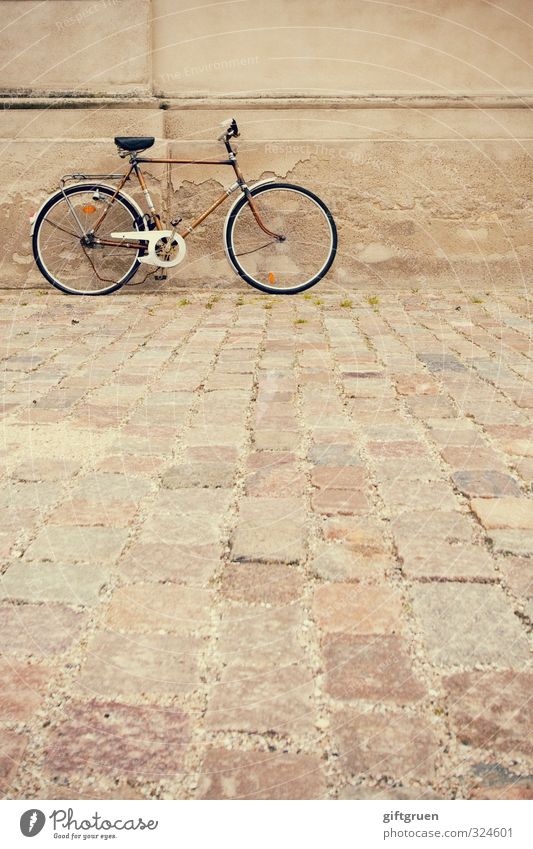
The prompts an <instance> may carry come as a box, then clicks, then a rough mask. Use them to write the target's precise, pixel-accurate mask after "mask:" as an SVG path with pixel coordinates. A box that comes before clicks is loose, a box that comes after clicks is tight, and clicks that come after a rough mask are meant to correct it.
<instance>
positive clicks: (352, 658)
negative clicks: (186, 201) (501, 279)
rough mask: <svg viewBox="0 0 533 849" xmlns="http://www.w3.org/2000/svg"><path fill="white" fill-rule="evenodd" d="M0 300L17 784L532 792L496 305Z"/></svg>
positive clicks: (47, 296) (518, 379)
mask: <svg viewBox="0 0 533 849" xmlns="http://www.w3.org/2000/svg"><path fill="white" fill-rule="evenodd" d="M344 295H345V293H343V294H341V293H339V294H338V295H337V294H335V292H333V291H331V290H329V291H323V292H320V293H319V292H318V291H317V293H316V294H315V293H308V294H304V295H300V296H297V297H293V298H277V299H276V298H271V297H263V296H261V295H260V294H258V293H254V292H251V291H249V292H248V291H243V293H242V294H234V293H228V294H219V295H217V296H216V297H209V296H207V295H205V296H204V295H189V296H188V298H187V299H181V300H178V299H177V297H176V296H175V295H173V294H172V293H171V292H169V293H158V294H157V293H156V294H154V293H151V294H150V293H148V294H138V293H137V292H133V293H132V292H131V291H130V290H128V289H127V288H126V290H123V291H121V292H120V293H117V294H116V295H115V296H111V297H109V298H102V299H97V298H88V299H83V298H78V299H71V298H67V297H62V296H59V295H58V294H56V293H55V292H51V291H50V292H46V293H43V292H41V291H26V292H24V293H21V294H20V295H16V294H2V295H1V296H0V324H1V327H2V331H3V332H2V334H1V337H0V338H1V342H0V360H1V363H2V396H3V397H2V405H0V418H1V428H2V440H1V442H0V507H1V508H2V526H1V529H0V632H1V647H2V656H1V657H0V678H1V685H0V792H1V793H2V794H3V795H5V796H6V797H8V798H27V799H29V798H57V799H62V798H80V799H82V798H179V799H181V798H183V799H198V798H200V799H201V798H208V799H212V798H265V799H275V798H280V799H285V798H302V799H306V798H308V799H315V798H317V799H321V798H332V799H436V798H446V799H447V798H450V799H451V798H459V799H461V798H474V799H493V798H494V799H496V798H517V799H518V798H520V799H525V798H532V796H533V789H532V788H533V785H532V781H531V775H532V774H533V764H532V751H531V746H530V745H529V735H528V729H529V728H530V727H531V715H530V709H529V707H528V704H530V695H531V675H532V673H531V668H530V632H531V629H532V627H533V622H532V616H533V497H532V490H531V485H532V479H533V459H532V458H533V422H532V420H531V409H532V407H533V358H532V356H531V354H532V350H533V349H532V347H531V338H530V335H529V320H530V314H529V302H528V298H527V294H526V293H525V292H524V291H521V290H519V289H516V290H512V289H506V288H504V287H502V288H501V289H500V290H499V291H498V293H497V294H495V293H492V292H490V293H486V294H483V293H481V294H480V295H479V296H478V297H475V298H473V297H470V296H468V295H467V294H465V293H463V292H461V291H459V290H457V291H453V289H452V288H450V289H448V290H447V291H446V292H445V293H444V294H443V293H442V292H423V291H421V290H418V289H416V290H415V289H413V290H406V291H389V292H386V293H379V292H362V291H359V292H357V293H356V294H354V295H353V296H352V297H351V298H350V299H349V300H348V299H346V298H345V297H344Z"/></svg>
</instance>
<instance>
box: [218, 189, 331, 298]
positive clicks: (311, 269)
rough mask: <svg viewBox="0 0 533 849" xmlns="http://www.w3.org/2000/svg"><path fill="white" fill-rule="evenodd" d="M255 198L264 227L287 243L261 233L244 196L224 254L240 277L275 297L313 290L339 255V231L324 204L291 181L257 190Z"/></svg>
mask: <svg viewBox="0 0 533 849" xmlns="http://www.w3.org/2000/svg"><path fill="white" fill-rule="evenodd" d="M251 195H252V197H253V201H254V204H255V206H256V208H257V210H258V212H259V215H260V217H261V219H262V221H263V223H264V224H265V225H266V227H268V229H269V230H272V231H273V232H274V233H276V234H279V235H282V236H284V240H283V241H278V240H277V239H275V238H274V237H271V236H269V235H268V234H267V233H265V232H264V231H263V230H261V228H260V227H259V225H258V223H257V221H256V220H255V218H254V215H253V212H252V210H251V208H250V205H249V203H248V201H247V199H246V197H245V196H244V195H243V197H242V198H241V200H240V201H238V202H237V204H236V206H235V207H234V209H233V210H232V211H231V213H230V215H229V218H228V221H227V225H226V232H225V244H226V251H227V254H228V257H229V259H230V262H231V264H232V265H233V267H234V268H235V270H236V271H237V273H238V274H239V275H240V276H241V277H242V278H243V279H244V280H246V282H247V283H249V284H250V285H251V286H254V287H255V288H256V289H259V290H260V291H261V292H269V293H271V294H278V295H294V294H296V293H297V292H303V291H304V290H305V289H309V288H311V286H314V285H315V284H316V283H318V281H319V280H321V279H322V278H323V277H324V275H325V274H327V272H328V271H329V269H330V268H331V265H332V263H333V260H334V259H335V253H336V251H337V228H336V226H335V222H334V220H333V216H332V215H331V212H330V211H329V209H328V208H327V206H326V205H325V203H323V201H321V200H320V198H318V197H317V196H316V195H315V194H313V192H310V191H309V190H308V189H303V188H301V187H300V186H293V185H292V184H290V183H268V184H266V185H264V186H257V188H255V189H251Z"/></svg>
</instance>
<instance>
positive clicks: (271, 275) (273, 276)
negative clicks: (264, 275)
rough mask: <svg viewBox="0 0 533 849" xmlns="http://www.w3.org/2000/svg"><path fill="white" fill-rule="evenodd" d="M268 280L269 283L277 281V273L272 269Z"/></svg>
mask: <svg viewBox="0 0 533 849" xmlns="http://www.w3.org/2000/svg"><path fill="white" fill-rule="evenodd" d="M268 281H269V283H275V282H276V276H275V274H272V272H271V271H269V272H268Z"/></svg>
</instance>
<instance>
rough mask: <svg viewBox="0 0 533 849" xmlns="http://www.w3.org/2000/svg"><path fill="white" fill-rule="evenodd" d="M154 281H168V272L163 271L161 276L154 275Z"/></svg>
mask: <svg viewBox="0 0 533 849" xmlns="http://www.w3.org/2000/svg"><path fill="white" fill-rule="evenodd" d="M154 279H155V280H166V279H167V275H166V272H164V271H163V272H161V273H160V274H156V275H154Z"/></svg>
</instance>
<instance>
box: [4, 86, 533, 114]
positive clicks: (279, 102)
mask: <svg viewBox="0 0 533 849" xmlns="http://www.w3.org/2000/svg"><path fill="white" fill-rule="evenodd" d="M95 107H99V108H101V109H106V108H110V109H196V110H198V109H217V108H225V107H227V108H230V107H232V108H235V109H239V110H243V109H257V108H258V107H260V108H261V109H286V108H291V109H311V108H312V109H531V108H532V107H533V93H532V94H523V95H501V94H493V95H486V94H482V95H481V94H480V95H467V94H455V95H427V94H417V95H404V94H398V95H393V94H391V95H380V94H361V95H342V96H329V95H327V96H326V95H325V96H323V97H322V96H321V97H315V96H309V95H304V94H290V95H284V96H283V97H280V96H278V95H272V96H268V95H264V96H263V95H261V96H254V95H249V96H248V95H247V96H246V97H244V96H242V95H239V96H236V95H224V96H220V97H213V96H203V95H201V94H196V95H193V96H186V97H163V96H157V95H153V96H152V95H150V96H139V95H138V94H132V95H123V94H121V95H116V96H105V97H103V96H102V97H101V96H98V95H94V96H88V95H87V94H85V93H84V94H83V95H82V94H80V95H77V94H73V93H72V92H65V93H61V92H54V93H50V94H49V95H46V96H43V95H42V94H32V93H21V92H20V90H17V91H8V90H4V91H0V108H2V109H86V108H90V109H94V108H95Z"/></svg>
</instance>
